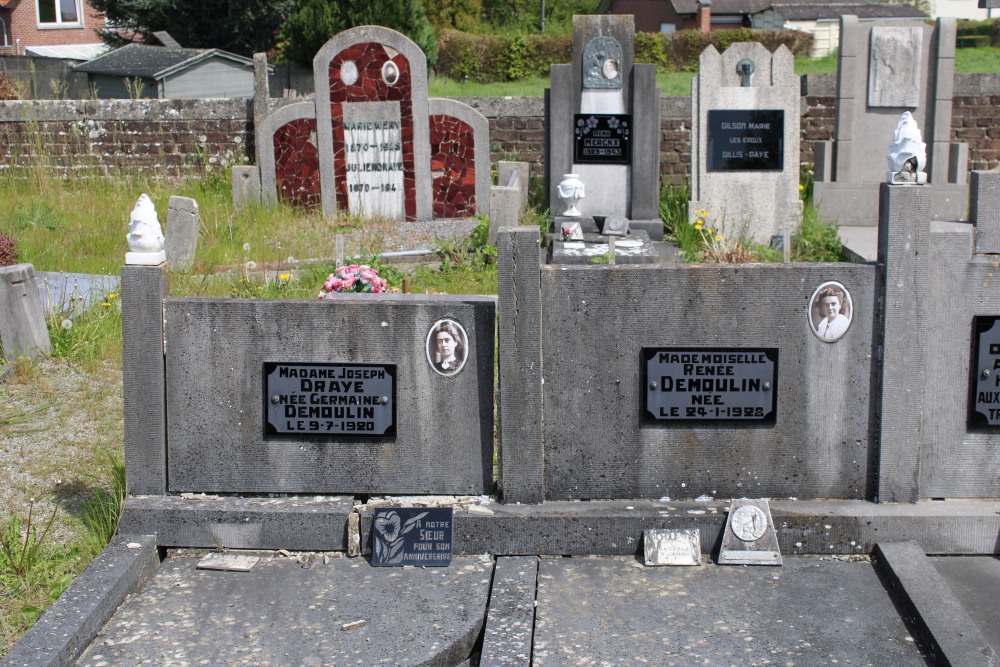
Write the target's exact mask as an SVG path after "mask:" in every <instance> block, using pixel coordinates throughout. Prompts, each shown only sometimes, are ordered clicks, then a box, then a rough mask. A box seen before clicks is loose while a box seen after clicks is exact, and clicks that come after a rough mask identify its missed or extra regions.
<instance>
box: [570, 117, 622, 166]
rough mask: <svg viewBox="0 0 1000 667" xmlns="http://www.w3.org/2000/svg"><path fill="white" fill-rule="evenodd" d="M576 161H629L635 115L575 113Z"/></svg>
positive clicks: (574, 158)
mask: <svg viewBox="0 0 1000 667" xmlns="http://www.w3.org/2000/svg"><path fill="white" fill-rule="evenodd" d="M573 161H574V162H577V163H580V164H589V163H602V164H630V163H631V162H632V117H631V116H629V115H628V114H601V113H578V114H576V115H575V116H574V117H573Z"/></svg>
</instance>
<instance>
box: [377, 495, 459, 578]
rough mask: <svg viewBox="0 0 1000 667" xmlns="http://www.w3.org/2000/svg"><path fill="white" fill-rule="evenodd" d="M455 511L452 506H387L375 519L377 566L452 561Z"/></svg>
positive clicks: (378, 510) (443, 563)
mask: <svg viewBox="0 0 1000 667" xmlns="http://www.w3.org/2000/svg"><path fill="white" fill-rule="evenodd" d="M453 525H454V511H453V510H452V508H450V507H384V508H381V509H377V510H375V516H374V517H373V519H372V565H373V566H375V567H386V566H389V567H402V566H404V565H420V566H424V567H428V566H435V567H446V566H448V565H450V564H451V553H452V526H453Z"/></svg>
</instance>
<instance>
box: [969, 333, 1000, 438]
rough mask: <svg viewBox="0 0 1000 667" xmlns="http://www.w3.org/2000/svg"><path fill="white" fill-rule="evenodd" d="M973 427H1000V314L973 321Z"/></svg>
mask: <svg viewBox="0 0 1000 667" xmlns="http://www.w3.org/2000/svg"><path fill="white" fill-rule="evenodd" d="M970 371H971V375H972V381H971V392H972V393H971V395H970V396H969V426H970V428H996V427H998V426H1000V316H995V315H991V316H988V317H976V318H975V319H974V320H973V323H972V364H971V365H970Z"/></svg>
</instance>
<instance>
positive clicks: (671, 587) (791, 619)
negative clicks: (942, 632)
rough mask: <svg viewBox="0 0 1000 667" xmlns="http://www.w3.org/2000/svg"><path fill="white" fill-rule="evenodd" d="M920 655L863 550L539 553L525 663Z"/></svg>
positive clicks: (800, 660) (894, 661)
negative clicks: (652, 557)
mask: <svg viewBox="0 0 1000 667" xmlns="http://www.w3.org/2000/svg"><path fill="white" fill-rule="evenodd" d="M638 664H650V665H662V666H669V665H678V666H689V665H786V666H792V665H830V664H837V665H873V666H878V667H891V666H896V665H900V666H902V665H927V664H929V663H928V662H927V659H926V658H925V656H924V654H923V652H922V650H921V648H920V647H919V646H918V645H917V644H916V642H915V640H914V639H913V638H912V637H911V635H910V631H909V629H908V628H907V626H906V625H905V624H904V622H903V621H902V620H901V618H900V616H899V614H898V613H897V611H896V609H895V607H894V605H893V602H892V601H891V600H890V599H889V596H888V594H887V593H886V591H885V589H884V588H883V586H882V584H881V583H880V581H879V578H878V576H877V575H876V573H875V571H874V569H873V568H872V565H871V563H869V562H867V561H866V560H859V561H852V560H834V559H832V558H821V557H810V556H798V557H786V559H785V564H784V566H783V567H781V568H770V567H768V568H763V567H733V566H719V565H715V564H711V563H709V564H706V565H704V566H702V567H684V568H646V567H644V566H643V565H642V564H641V563H640V562H638V561H637V560H636V559H635V558H634V557H622V556H595V557H582V558H578V557H574V558H543V559H542V560H541V563H540V566H539V573H538V610H537V614H536V624H535V645H534V654H533V661H532V665H533V667H554V666H561V665H638Z"/></svg>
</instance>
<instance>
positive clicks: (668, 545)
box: [642, 528, 701, 565]
mask: <svg viewBox="0 0 1000 667" xmlns="http://www.w3.org/2000/svg"><path fill="white" fill-rule="evenodd" d="M642 545H643V554H644V556H645V563H646V565H701V533H700V532H699V531H698V529H697V528H694V529H690V530H668V529H666V528H647V529H646V530H645V531H643V534H642Z"/></svg>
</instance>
